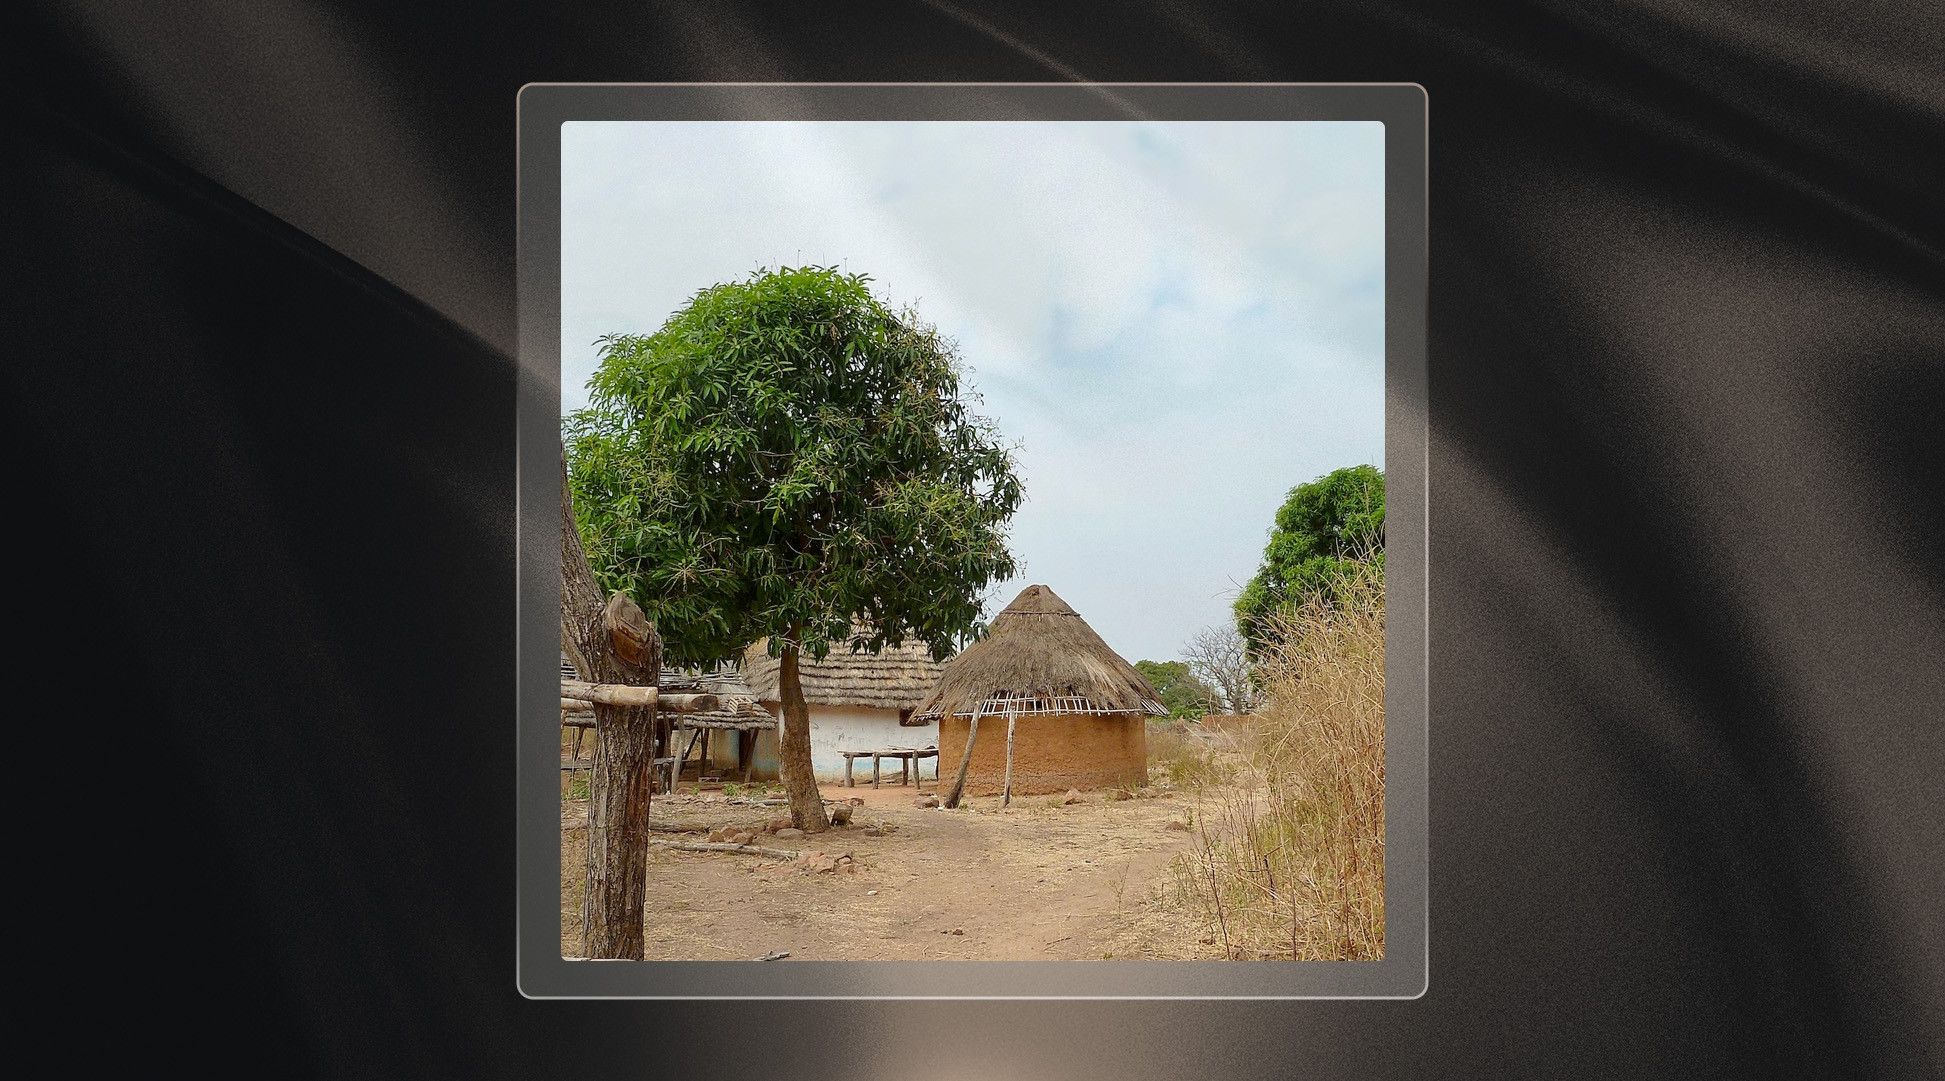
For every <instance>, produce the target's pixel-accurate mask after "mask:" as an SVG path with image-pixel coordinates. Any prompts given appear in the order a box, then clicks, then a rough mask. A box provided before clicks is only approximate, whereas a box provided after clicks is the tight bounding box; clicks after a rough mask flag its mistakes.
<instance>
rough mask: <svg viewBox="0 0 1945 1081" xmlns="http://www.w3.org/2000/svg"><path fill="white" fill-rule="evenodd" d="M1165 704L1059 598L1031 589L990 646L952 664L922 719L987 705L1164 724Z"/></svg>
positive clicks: (993, 633)
mask: <svg viewBox="0 0 1945 1081" xmlns="http://www.w3.org/2000/svg"><path fill="white" fill-rule="evenodd" d="M1160 697H1161V696H1160V695H1158V694H1156V693H1155V688H1154V687H1152V686H1150V685H1149V683H1148V680H1146V679H1144V678H1143V677H1142V674H1141V673H1140V672H1137V671H1135V666H1134V665H1132V664H1129V663H1128V662H1127V661H1125V660H1123V659H1121V655H1120V654H1118V653H1116V652H1115V651H1114V650H1112V649H1109V648H1108V644H1107V643H1106V642H1103V641H1101V636H1100V635H1098V634H1096V633H1094V628H1092V627H1090V626H1088V625H1087V621H1086V620H1084V619H1082V618H1081V617H1080V614H1079V613H1077V612H1075V611H1074V610H1073V609H1072V608H1069V607H1068V606H1067V602H1066V601H1063V600H1061V599H1060V598H1059V597H1058V596H1056V595H1055V594H1054V591H1053V590H1051V589H1048V588H1047V587H1046V586H1028V587H1026V589H1024V590H1022V591H1021V592H1020V595H1019V596H1018V597H1015V598H1013V603H1012V604H1009V605H1007V606H1006V610H1005V611H1003V612H1001V613H1000V614H999V615H997V616H994V617H993V625H992V627H991V628H990V629H989V630H988V631H987V633H986V637H985V638H983V639H981V640H979V641H978V642H975V643H973V644H972V645H971V646H969V647H967V649H966V651H965V652H964V653H961V654H959V656H957V657H954V658H953V659H952V660H951V661H950V662H948V663H947V664H946V666H945V673H944V674H943V675H941V676H940V677H939V685H938V687H937V689H935V690H934V691H933V692H932V694H931V695H930V696H929V697H928V698H926V700H925V702H924V703H923V704H922V705H920V706H919V708H918V711H917V715H918V716H921V717H938V716H944V715H946V714H951V713H958V714H970V713H972V712H973V710H974V709H975V708H977V707H979V706H980V705H981V704H982V703H985V704H986V706H985V711H986V712H999V711H1002V710H1005V709H1012V710H1015V711H1017V712H1021V713H1150V714H1154V715H1156V716H1162V715H1165V714H1166V713H1167V712H1168V711H1167V710H1165V709H1163V708H1162V706H1161V703H1160V702H1159V701H1157V699H1159V698H1160ZM1000 703H1005V705H1001V704H1000Z"/></svg>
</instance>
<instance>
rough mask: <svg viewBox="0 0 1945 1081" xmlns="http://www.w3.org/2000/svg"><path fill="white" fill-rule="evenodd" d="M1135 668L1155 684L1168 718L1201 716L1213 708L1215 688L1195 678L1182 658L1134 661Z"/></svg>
mask: <svg viewBox="0 0 1945 1081" xmlns="http://www.w3.org/2000/svg"><path fill="white" fill-rule="evenodd" d="M1135 670H1136V671H1138V672H1140V673H1141V674H1142V675H1143V676H1146V677H1147V678H1148V682H1149V683H1150V684H1153V685H1154V688H1155V693H1156V694H1158V695H1160V696H1161V703H1162V707H1163V708H1164V709H1166V710H1168V715H1169V716H1171V717H1201V716H1204V715H1206V714H1208V713H1211V712H1213V711H1214V709H1215V707H1216V693H1215V691H1213V690H1211V689H1210V687H1209V685H1208V684H1206V683H1204V682H1202V681H1201V680H1199V679H1197V678H1195V674H1194V673H1193V672H1191V671H1190V670H1189V666H1188V663H1187V662H1185V661H1136V662H1135Z"/></svg>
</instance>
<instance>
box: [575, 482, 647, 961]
mask: <svg viewBox="0 0 1945 1081" xmlns="http://www.w3.org/2000/svg"><path fill="white" fill-rule="evenodd" d="M571 493H572V489H571V488H570V487H569V484H568V477H567V455H566V453H565V451H563V452H562V454H561V494H560V500H561V505H560V513H561V517H560V538H561V612H560V616H561V622H560V627H561V648H562V649H563V651H565V652H566V653H567V654H568V656H569V658H570V659H571V661H572V662H573V664H574V668H575V671H576V673H577V674H578V675H580V677H581V681H585V682H587V683H592V684H600V685H607V686H611V687H616V688H622V689H632V690H637V691H646V692H648V693H647V694H637V695H632V696H631V695H625V694H624V695H622V696H620V697H619V699H616V698H614V697H610V698H609V700H607V701H601V700H598V699H597V700H594V701H592V706H593V710H592V712H593V714H594V721H595V726H594V770H593V773H592V774H591V776H590V779H589V786H588V787H589V792H588V832H587V845H588V849H587V856H588V859H587V866H586V871H585V874H586V879H585V892H584V896H585V904H584V905H583V908H582V913H583V920H582V938H583V943H582V947H583V948H582V952H583V953H584V954H585V955H586V956H588V957H590V958H602V959H608V958H618V959H626V960H636V961H639V960H641V959H642V958H643V940H642V920H643V918H644V915H645V911H646V909H647V902H648V847H649V846H648V833H649V830H648V812H649V791H650V789H651V788H652V787H653V785H654V780H653V778H652V776H651V774H652V773H653V763H654V744H655V740H654V734H655V712H656V704H657V703H656V700H655V697H654V688H655V686H656V683H657V679H658V677H659V676H660V674H661V669H662V658H661V652H662V649H661V640H660V639H659V638H658V637H657V636H656V634H655V629H654V627H652V626H650V625H649V622H648V618H647V616H646V615H644V614H643V612H642V610H641V609H640V608H639V607H638V606H637V605H636V604H635V603H634V602H633V601H632V600H629V599H628V598H627V597H626V596H625V595H623V594H620V593H616V594H613V595H611V596H604V595H603V594H602V592H601V587H600V585H599V584H598V583H597V582H596V581H595V578H594V571H593V569H592V568H590V567H589V566H588V560H587V553H586V551H585V550H584V549H583V548H582V546H581V533H580V529H579V528H578V527H577V526H576V524H575V521H574V504H573V496H572V494H571ZM564 682H565V681H564ZM577 682H579V681H577ZM562 697H563V698H567V697H571V696H570V695H568V694H566V693H563V694H562ZM631 698H632V699H633V700H630V699H631Z"/></svg>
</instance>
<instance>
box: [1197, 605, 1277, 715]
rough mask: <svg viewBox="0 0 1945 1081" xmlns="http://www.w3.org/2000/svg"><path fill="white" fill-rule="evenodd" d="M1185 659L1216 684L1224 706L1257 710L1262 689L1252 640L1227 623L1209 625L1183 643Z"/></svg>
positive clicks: (1205, 679)
mask: <svg viewBox="0 0 1945 1081" xmlns="http://www.w3.org/2000/svg"><path fill="white" fill-rule="evenodd" d="M1182 659H1183V660H1184V661H1186V662H1187V663H1188V666H1189V671H1191V672H1193V673H1195V675H1196V677H1197V678H1199V679H1200V680H1202V682H1204V683H1206V684H1208V685H1209V686H1211V687H1213V688H1215V691H1216V694H1217V696H1218V697H1219V698H1220V699H1221V700H1222V707H1223V709H1224V710H1225V711H1226V712H1229V713H1254V712H1255V711H1256V706H1257V700H1258V698H1259V697H1260V695H1261V691H1260V690H1259V689H1258V687H1257V683H1256V673H1255V670H1254V666H1253V665H1252V664H1251V663H1250V657H1249V643H1247V642H1245V641H1243V636H1242V635H1241V634H1239V633H1237V631H1236V625H1235V624H1233V623H1226V624H1223V625H1221V626H1216V627H1207V628H1204V629H1203V630H1201V631H1199V632H1197V633H1196V636H1195V637H1194V638H1191V639H1189V640H1188V642H1187V643H1186V644H1185V645H1183V646H1182Z"/></svg>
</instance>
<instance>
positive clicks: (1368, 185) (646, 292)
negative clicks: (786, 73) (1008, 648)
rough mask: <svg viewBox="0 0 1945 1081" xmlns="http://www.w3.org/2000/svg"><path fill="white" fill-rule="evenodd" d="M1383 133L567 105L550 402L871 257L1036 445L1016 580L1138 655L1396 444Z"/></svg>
mask: <svg viewBox="0 0 1945 1081" xmlns="http://www.w3.org/2000/svg"><path fill="white" fill-rule="evenodd" d="M1383 132H1384V129H1383V126H1382V125H1380V124H1377V123H1368V122H1329V123H1325V122H1280V123H1255V122H1250V123H1243V122H1222V123H1182V122H1166V123H1140V122H1076V123H958V122H955V123H930V124H926V123H880V122H872V123H860V122H852V123H751V122H733V123H732V122H721V123H716V122H711V123H698V122H687V123H642V122H578V121H577V122H572V123H568V124H566V125H564V127H563V131H562V139H561V151H562V154H561V171H562V177H561V179H562V250H561V283H562V297H561V315H562V332H561V354H562V358H563V361H562V363H563V371H562V380H561V406H562V409H563V410H568V411H571V410H574V409H577V408H579V407H581V406H583V405H585V404H586V403H587V392H586V384H587V379H588V376H589V375H590V374H591V373H592V372H593V370H594V365H595V356H596V354H595V347H594V344H593V343H594V340H595V339H596V338H597V337H599V336H600V335H602V334H607V333H616V332H628V333H641V334H646V333H650V332H653V331H654V330H656V329H657V328H659V327H660V326H661V325H662V323H663V321H664V320H666V319H667V318H668V316H669V315H670V313H672V312H673V311H674V310H675V309H677V308H679V307H680V306H681V305H682V304H683V303H684V302H685V301H686V300H687V299H688V298H689V297H690V296H692V295H693V294H694V293H695V292H696V291H697V290H698V289H701V288H704V287H706V286H708V285H711V284H714V283H716V282H720V281H727V280H732V279H738V278H743V277H746V276H748V275H749V274H750V273H751V272H752V271H754V270H756V269H758V268H761V267H772V268H774V267H777V266H806V265H830V266H838V267H841V268H843V269H846V270H849V271H852V272H861V273H865V274H869V275H870V276H871V277H872V278H873V279H874V288H875V290H876V291H877V293H878V295H879V296H880V297H881V298H883V299H885V300H888V301H890V302H892V303H894V304H895V305H902V304H906V303H909V304H911V305H913V306H915V307H916V308H917V309H918V312H919V315H920V316H921V317H922V318H924V319H926V320H928V321H931V322H933V323H935V324H937V325H938V327H939V329H940V331H941V332H942V333H944V334H945V335H947V336H948V337H951V338H954V339H956V340H957V341H958V343H959V346H960V349H961V355H962V357H963V359H964V361H965V363H966V367H967V371H968V379H969V381H970V383H971V384H972V386H973V387H974V388H976V389H977V391H978V392H979V394H980V396H981V397H982V398H983V399H984V401H983V408H982V410H981V411H982V412H983V413H984V414H985V415H986V416H988V417H991V418H992V419H993V420H994V421H995V422H996V424H997V425H998V427H999V428H1000V430H1001V432H1002V434H1003V435H1004V437H1005V438H1006V439H1007V440H1009V441H1011V442H1014V443H1016V444H1018V445H1019V450H1018V458H1019V466H1020V474H1021V479H1022V481H1023V482H1024V483H1025V486H1026V497H1027V498H1026V504H1025V505H1024V506H1023V507H1022V508H1021V509H1020V512H1019V513H1018V515H1017V516H1015V518H1014V520H1013V526H1012V547H1013V551H1014V554H1015V555H1016V556H1017V557H1018V559H1019V561H1020V564H1021V567H1022V572H1021V575H1020V577H1019V578H1018V579H1016V580H1014V581H1010V582H1007V583H1004V584H1002V585H1000V586H998V587H996V588H995V589H994V590H993V595H992V598H991V602H990V604H989V607H988V612H989V614H990V613H991V612H993V611H997V610H998V609H999V608H1000V607H1002V606H1004V605H1005V604H1006V603H1007V602H1008V601H1010V600H1012V599H1013V596H1014V595H1015V594H1016V593H1018V592H1019V590H1020V589H1022V588H1024V587H1025V586H1026V585H1028V584H1030V583H1033V582H1041V583H1045V584H1046V585H1048V586H1051V587H1052V588H1053V590H1054V591H1055V592H1056V593H1058V594H1060V595H1061V596H1062V597H1064V598H1066V600H1067V602H1068V603H1069V604H1071V605H1073V606H1074V608H1075V609H1076V610H1078V611H1079V612H1080V613H1081V615H1082V616H1084V617H1085V618H1086V619H1087V620H1088V621H1089V623H1091V624H1092V625H1093V626H1094V629H1095V630H1097V631H1099V632H1100V634H1101V636H1102V637H1103V638H1105V639H1107V642H1108V644H1109V645H1110V646H1113V647H1114V648H1115V649H1116V650H1117V651H1118V652H1120V653H1121V654H1122V655H1124V656H1126V657H1127V658H1128V659H1129V660H1131V661H1132V660H1140V659H1143V658H1148V659H1154V660H1162V659H1169V658H1173V657H1175V656H1177V655H1178V653H1179V649H1180V646H1181V644H1182V643H1183V642H1184V641H1185V640H1187V639H1188V637H1189V636H1190V635H1192V634H1194V633H1195V632H1196V631H1197V630H1199V629H1200V628H1202V627H1205V626H1209V625H1211V624H1215V623H1220V622H1223V621H1226V620H1227V619H1228V618H1229V605H1230V603H1231V601H1232V600H1233V599H1234V597H1235V594H1236V591H1237V590H1238V589H1239V588H1240V587H1241V586H1242V584H1243V583H1244V582H1246V581H1248V580H1249V577H1250V576H1251V575H1252V574H1253V573H1255V570H1256V566H1257V563H1258V561H1259V560H1260V559H1261V557H1262V552H1263V544H1264V542H1265V540H1266V539H1267V537H1268V531H1269V527H1270V522H1271V518H1272V516H1273V515H1274V514H1275V511H1276V508H1277V507H1278V505H1279V504H1281V502H1282V501H1283V497H1284V495H1285V493H1286V492H1288V490H1289V489H1290V487H1291V486H1292V485H1295V484H1298V483H1301V482H1303V481H1307V480H1311V479H1313V478H1315V477H1318V476H1321V475H1322V474H1324V473H1327V472H1329V471H1330V470H1332V469H1335V468H1337V467H1339V466H1345V465H1355V464H1359V463H1370V464H1373V465H1378V466H1382V465H1383V464H1384V458H1383V453H1384V446H1383V444H1384V319H1383V312H1384V303H1383V299H1384V293H1383V289H1384V215H1383V211H1384V205H1383V204H1384V183H1383V173H1384V169H1383V164H1384V161H1383V154H1384V150H1383Z"/></svg>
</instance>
